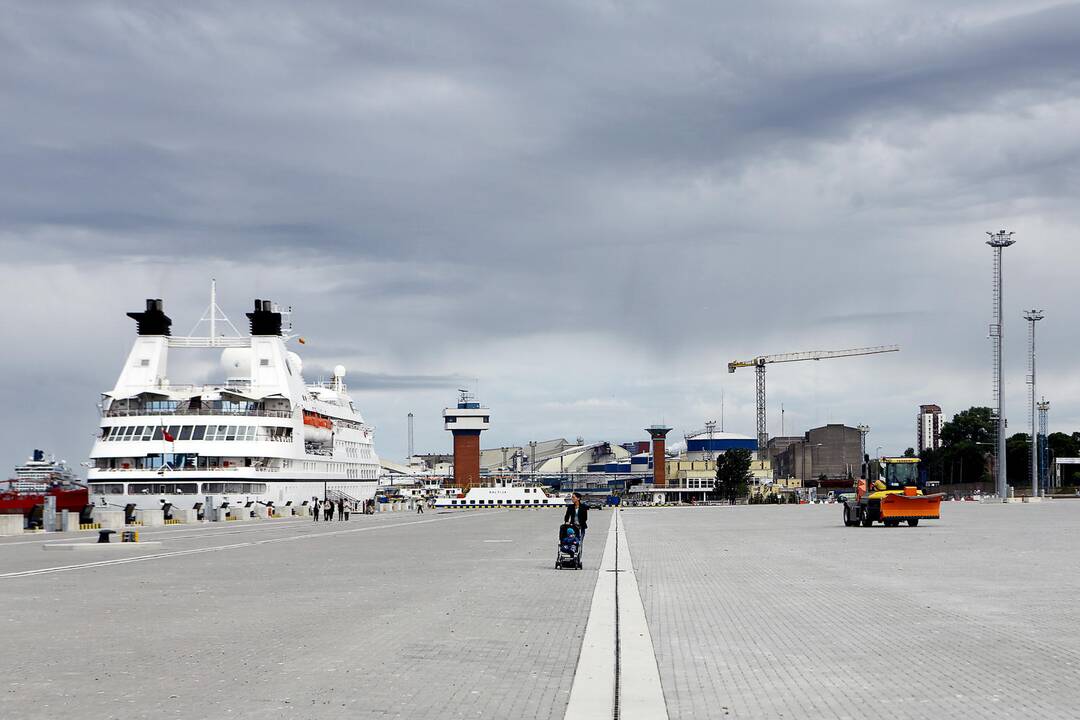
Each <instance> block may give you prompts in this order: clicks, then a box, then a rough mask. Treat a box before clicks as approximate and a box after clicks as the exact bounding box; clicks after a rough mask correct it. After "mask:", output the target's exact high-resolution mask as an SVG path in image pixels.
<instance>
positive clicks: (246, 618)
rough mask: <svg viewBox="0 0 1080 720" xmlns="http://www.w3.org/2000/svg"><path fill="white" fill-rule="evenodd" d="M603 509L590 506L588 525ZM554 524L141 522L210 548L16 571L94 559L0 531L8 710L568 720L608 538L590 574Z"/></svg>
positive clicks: (2, 671)
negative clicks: (565, 565)
mask: <svg viewBox="0 0 1080 720" xmlns="http://www.w3.org/2000/svg"><path fill="white" fill-rule="evenodd" d="M609 517H610V514H609V513H604V512H597V513H594V515H593V518H591V519H593V527H594V528H595V529H592V528H591V529H590V530H591V533H595V536H596V537H600V538H602V537H603V533H604V532H605V531H606V529H607V524H608V522H609ZM560 521H561V514H560V513H558V512H557V511H552V510H542V511H539V510H538V511H490V512H487V511H485V512H467V513H458V514H436V513H428V514H425V515H421V516H417V515H414V514H409V513H386V514H384V515H379V516H355V517H354V518H353V519H352V520H350V521H349V522H337V521H334V522H332V523H323V522H320V523H313V522H311V521H310V520H301V521H292V522H290V521H265V522H261V523H243V524H242V525H241V527H234V524H233V523H229V524H228V525H225V524H212V525H198V526H170V527H168V528H163V529H156V528H155V529H153V530H148V531H145V533H141V534H140V536H141V537H146V538H147V539H152V540H160V541H161V542H162V547H161V548H157V549H156V550H155V554H158V553H160V554H164V553H169V552H176V551H183V550H187V549H196V550H205V552H200V553H198V554H187V555H175V556H167V557H161V558H158V559H151V560H147V561H145V562H137V563H133V564H113V565H105V566H98V567H93V568H82V569H76V570H70V571H66V570H65V571H59V572H57V571H54V572H52V573H50V574H46V575H33V576H21V577H8V578H4V577H2V575H3V574H4V573H5V572H12V571H25V570H34V569H41V568H47V567H56V566H59V565H67V564H75V563H82V562H92V561H96V560H97V558H95V557H92V556H93V553H92V552H90V551H87V552H84V553H79V554H78V558H77V559H69V558H64V560H63V561H61V562H57V560H58V558H57V557H56V556H55V554H53V553H43V552H41V542H35V543H27V544H18V543H14V542H5V543H0V607H3V608H4V611H3V614H2V615H0V622H2V623H3V625H2V627H3V630H4V642H3V643H0V677H3V678H4V679H5V688H4V696H3V699H2V700H0V707H2V708H3V710H2V712H0V715H2V716H3V717H12V718H20V719H22V718H50V719H51V718H56V717H79V718H124V719H125V720H129V719H133V718H162V717H168V718H220V717H238V718H239V717H242V718H263V717H265V718H271V717H273V718H281V717H285V718H288V717H295V718H420V719H423V718H560V717H562V715H563V714H564V712H565V707H566V702H567V699H568V697H569V691H570V686H571V683H572V679H573V674H574V670H575V667H576V661H577V656H578V653H579V651H580V644H581V638H582V635H583V633H584V628H585V623H586V620H587V617H586V616H587V614H588V608H589V603H590V601H591V597H592V592H593V586H594V584H595V581H596V567H597V565H598V564H599V557H600V553H601V551H602V549H603V548H602V543H601V542H587V543H586V548H585V563H586V568H587V569H586V570H585V571H581V572H578V571H570V570H565V571H556V570H555V569H554V567H553V565H554V558H555V542H556V537H557V533H558V525H559V522H560ZM592 537H593V535H592V534H590V540H591V539H592ZM49 538H57V539H61V540H63V539H65V538H66V539H67V541H70V536H58V535H53V536H49ZM47 539H48V538H44V537H43V538H41V540H47ZM491 539H497V540H509V541H510V542H495V543H491V542H484V541H485V540H491ZM250 543H258V544H250ZM221 548H224V549H221ZM113 557H115V556H113Z"/></svg>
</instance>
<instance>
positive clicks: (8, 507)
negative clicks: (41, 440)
mask: <svg viewBox="0 0 1080 720" xmlns="http://www.w3.org/2000/svg"><path fill="white" fill-rule="evenodd" d="M15 475H16V477H15V479H13V480H3V481H0V513H2V514H5V515H16V514H19V515H30V514H31V512H33V510H34V507H36V506H37V505H44V504H45V498H46V496H49V495H51V496H53V497H55V498H56V511H57V512H60V511H61V510H72V511H74V512H79V511H81V510H82V509H83V508H84V507H86V506H87V505H89V504H90V494H89V492H87V489H86V485H83V484H82V483H80V482H78V481H77V480H76V479H75V476H74V475H73V474H72V473H71V471H70V470H68V469H67V467H66V466H65V465H64V464H63V463H62V462H59V463H58V462H55V461H53V460H51V459H50V460H46V459H45V453H43V452H42V451H40V450H35V451H34V454H33V456H32V457H31V458H30V459H29V460H27V461H26V463H25V464H23V465H19V466H18V467H16V468H15Z"/></svg>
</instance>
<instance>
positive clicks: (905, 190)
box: [0, 2, 1080, 464]
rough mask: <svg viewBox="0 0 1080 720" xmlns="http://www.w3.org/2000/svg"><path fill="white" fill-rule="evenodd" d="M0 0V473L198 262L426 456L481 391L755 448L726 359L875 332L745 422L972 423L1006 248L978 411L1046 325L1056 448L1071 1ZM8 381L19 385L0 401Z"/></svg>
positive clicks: (1078, 73)
mask: <svg viewBox="0 0 1080 720" xmlns="http://www.w3.org/2000/svg"><path fill="white" fill-rule="evenodd" d="M788 5H789V4H786V3H770V2H766V3H755V4H754V5H753V6H752V7H751V6H740V7H723V6H722V5H721V4H718V3H694V2H687V3H649V2H625V3H617V2H601V3H578V2H575V3H570V2H566V3H543V4H507V3H491V4H477V5H472V6H469V7H468V8H462V7H458V6H452V5H447V4H445V3H408V4H401V3H305V4H303V5H297V4H293V3H230V4H228V5H223V4H217V3H185V4H183V5H182V6H176V5H166V4H160V5H153V4H143V3H122V2H121V3H79V4H74V3H73V4H66V3H55V4H37V3H3V14H2V17H3V21H2V22H0V89H2V93H0V109H2V112H0V131H2V132H0V162H2V163H3V167H4V169H5V172H4V173H3V175H2V180H0V183H2V187H0V190H2V192H0V250H2V252H3V256H4V258H5V262H4V265H3V270H2V273H3V275H2V280H3V282H2V283H0V298H3V300H4V302H5V307H7V308H8V313H7V315H8V317H7V321H6V322H5V329H6V330H7V335H8V342H9V351H8V352H7V353H5V354H4V356H3V357H2V358H0V369H2V371H3V372H4V376H5V378H6V379H5V382H4V383H3V384H2V389H0V392H2V394H3V403H4V404H3V407H4V409H3V410H0V412H2V413H3V414H4V419H5V423H4V424H5V427H7V428H8V432H6V433H5V434H4V437H3V439H2V440H0V451H2V455H3V457H4V458H7V460H5V462H9V464H10V463H13V462H14V461H15V460H17V459H20V458H21V456H22V455H23V454H24V453H26V452H28V451H29V449H30V448H31V447H33V446H35V445H42V444H50V443H51V444H54V445H57V447H56V448H55V449H56V451H57V452H59V453H61V454H63V455H64V456H66V457H67V458H68V459H69V460H81V459H82V458H83V457H84V456H85V453H86V452H87V449H88V447H89V439H90V436H91V434H92V433H93V430H94V428H95V426H96V423H95V419H94V410H93V403H94V401H95V399H96V394H97V393H98V392H99V391H102V390H105V389H107V388H108V387H109V386H111V384H112V382H113V380H114V379H115V375H116V373H117V371H118V369H119V364H120V363H121V362H122V361H123V358H124V356H125V353H126V350H127V344H128V342H129V340H130V336H131V335H132V333H133V328H132V327H131V323H130V321H129V320H128V319H127V318H125V317H124V316H123V313H124V312H126V311H127V310H131V309H135V308H137V307H138V305H139V304H140V303H141V302H142V299H143V298H144V297H150V296H154V297H159V296H160V297H164V298H165V300H166V305H167V308H168V310H169V311H170V313H171V314H172V315H173V317H174V318H176V327H177V329H178V330H179V331H186V330H187V328H188V327H190V325H192V324H194V321H195V320H196V319H197V318H198V316H199V314H200V313H201V311H202V309H203V307H204V305H205V294H206V285H207V283H208V281H209V278H210V277H212V276H216V277H217V278H218V280H219V283H220V286H221V292H222V296H223V304H224V305H225V308H226V310H227V312H229V313H230V315H232V317H233V318H234V320H237V321H238V320H241V319H242V318H243V315H242V313H243V312H244V311H245V310H246V309H247V305H248V303H249V302H250V299H251V298H252V297H254V296H256V295H258V296H261V297H272V298H274V299H275V300H278V301H280V302H283V303H287V304H292V305H294V306H295V307H296V310H297V312H296V318H295V319H296V322H297V325H298V329H299V330H300V331H301V333H302V334H303V335H305V337H307V338H309V340H310V345H308V346H307V347H306V348H305V350H304V354H305V358H306V359H307V364H308V367H309V368H319V367H332V366H333V365H334V364H336V363H337V362H343V363H344V364H346V365H347V366H348V367H349V368H350V379H351V381H352V384H353V387H354V389H355V391H356V394H357V400H358V403H359V405H360V407H361V408H362V409H363V411H364V413H365V415H366V416H367V418H368V419H369V420H370V421H372V422H373V423H375V424H376V425H377V426H378V428H379V434H378V437H377V447H378V448H379V449H380V451H381V452H383V453H385V454H387V455H389V456H400V455H403V454H404V449H405V433H404V426H405V415H406V414H407V413H408V412H409V411H412V412H414V413H416V415H417V438H418V440H417V445H418V447H419V448H420V449H424V450H436V449H442V448H445V447H448V446H449V440H448V438H446V437H444V436H443V435H444V433H443V431H442V430H441V423H440V421H439V418H438V413H439V411H440V409H441V408H442V407H443V406H444V404H446V403H447V402H449V401H450V400H452V398H453V392H452V389H453V387H454V386H455V385H457V384H460V378H480V386H481V393H482V395H483V399H484V400H485V401H486V402H487V403H488V404H489V405H491V406H492V408H493V411H494V415H495V418H494V419H495V424H494V427H493V429H492V430H491V431H490V433H489V436H488V437H487V438H486V440H487V442H489V443H491V444H496V445H498V444H511V443H520V442H523V441H527V440H528V439H530V438H532V437H547V436H553V435H567V436H573V435H577V434H581V435H584V436H586V437H590V438H599V437H604V438H615V439H624V438H625V439H630V438H632V437H637V436H638V435H639V434H640V433H641V428H642V427H643V426H644V425H647V424H650V423H652V422H654V421H656V420H658V419H660V418H663V419H664V420H665V421H666V422H668V423H672V424H674V425H675V426H676V428H677V431H676V432H682V431H685V430H691V429H694V428H698V427H700V426H701V425H702V422H703V421H704V420H705V419H706V418H710V417H719V415H720V395H721V390H723V392H724V394H725V415H726V418H725V424H726V427H727V428H728V429H729V430H737V431H740V430H741V431H743V432H746V433H748V434H750V433H752V431H753V407H752V405H753V396H752V384H753V383H752V378H751V377H749V376H746V377H743V376H741V375H738V374H736V375H734V376H729V375H728V374H727V372H726V368H725V364H726V362H727V361H728V360H731V359H735V358H744V357H751V356H753V355H756V354H762V353H773V352H786V351H797V350H804V349H814V348H833V347H835V348H840V347H848V346H857V345H872V344H880V343H892V342H896V343H899V344H901V345H902V346H903V351H902V352H901V353H899V354H898V355H896V356H889V357H876V358H865V359H854V360H838V361H830V362H828V363H814V364H812V367H810V366H808V367H802V366H797V365H795V366H789V367H785V368H783V369H777V370H775V371H772V372H770V379H769V394H770V414H771V417H772V418H775V419H776V421H777V425H776V426H775V427H773V426H772V423H770V432H771V433H772V434H776V433H778V432H779V430H780V428H779V425H778V423H779V413H778V409H779V403H780V402H783V403H784V406H785V410H786V430H788V431H791V430H793V429H795V430H800V431H801V430H804V429H806V428H807V427H809V426H810V425H812V424H815V423H818V422H826V421H834V422H839V421H843V422H848V423H852V424H855V423H858V422H865V423H867V424H870V425H871V426H872V427H873V431H872V437H871V444H872V445H874V446H876V445H879V444H880V445H884V446H885V447H886V448H887V449H889V450H897V451H898V450H902V449H903V448H904V447H906V446H908V445H911V444H913V442H914V415H915V412H916V410H917V406H918V404H920V403H923V402H938V403H939V404H941V405H942V406H943V407H944V408H945V409H946V411H947V412H952V411H955V410H958V409H962V408H964V407H967V406H969V405H972V404H986V403H988V402H989V394H990V392H989V381H990V377H989V376H990V373H989V362H988V360H989V345H988V342H987V341H986V339H985V335H986V326H987V323H988V322H989V316H990V293H989V284H990V254H989V250H988V249H987V248H986V247H985V246H984V245H983V244H982V241H983V234H982V233H983V231H985V230H993V229H997V228H998V227H1008V228H1010V229H1013V230H1016V231H1017V238H1018V244H1017V245H1016V246H1015V247H1014V248H1010V249H1009V250H1008V251H1007V253H1006V281H1007V283H1008V285H1007V296H1006V302H1007V310H1006V313H1007V325H1006V333H1007V345H1006V353H1007V363H1008V365H1007V368H1008V372H1009V375H1008V377H1007V400H1008V408H1007V409H1008V413H1009V416H1010V417H1011V418H1012V426H1011V428H1010V430H1012V431H1016V430H1020V429H1022V426H1023V407H1024V405H1023V403H1024V400H1023V397H1024V386H1023V376H1024V354H1023V344H1024V323H1023V321H1022V319H1021V316H1020V312H1021V309H1022V308H1023V307H1027V306H1038V307H1043V308H1044V309H1045V310H1046V312H1047V319H1046V320H1044V321H1043V322H1042V323H1041V325H1040V328H1039V331H1040V338H1041V339H1040V346H1041V354H1040V385H1041V391H1042V392H1044V393H1045V394H1046V396H1047V398H1048V399H1050V400H1051V403H1052V407H1051V426H1052V428H1051V429H1057V428H1061V429H1069V430H1072V429H1078V428H1080V402H1078V401H1077V399H1076V398H1077V397H1078V392H1080V380H1077V379H1076V378H1077V376H1076V373H1074V372H1073V368H1074V367H1075V360H1074V357H1075V354H1076V342H1075V332H1076V331H1075V328H1076V327H1077V325H1078V323H1077V321H1078V319H1080V318H1078V317H1077V308H1076V303H1075V299H1074V296H1075V290H1074V289H1073V288H1074V285H1075V272H1074V270H1073V269H1074V268H1075V267H1076V265H1077V261H1078V260H1080V251H1078V250H1077V249H1076V245H1075V242H1074V237H1075V231H1076V226H1077V209H1076V205H1075V198H1076V197H1077V195H1078V190H1080V187H1078V185H1080V170H1078V167H1080V165H1078V157H1080V133H1077V131H1076V128H1077V127H1080V95H1078V92H1077V90H1078V81H1080V44H1077V43H1076V42H1075V38H1076V37H1078V36H1080V34H1078V32H1080V5H1077V4H1046V5H1040V4H1037V3H1030V2H1024V3H1019V2H968V3H965V2H949V3H944V2H942V3H933V2H919V3H887V2H883V3H876V4H873V5H872V6H868V5H866V4H865V3H843V2H841V3H836V2H830V3H826V2H821V3H804V4H801V5H799V6H798V7H797V8H793V7H788ZM28 396H32V398H33V400H32V401H29V400H28V399H27V398H28Z"/></svg>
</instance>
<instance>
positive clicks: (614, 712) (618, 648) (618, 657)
mask: <svg viewBox="0 0 1080 720" xmlns="http://www.w3.org/2000/svg"><path fill="white" fill-rule="evenodd" d="M614 515H615V517H614V518H613V519H614V521H615V702H614V703H612V707H611V717H612V720H619V705H620V701H621V698H620V696H621V694H622V692H621V691H622V645H621V640H620V638H619V513H618V511H616V512H615V513H614Z"/></svg>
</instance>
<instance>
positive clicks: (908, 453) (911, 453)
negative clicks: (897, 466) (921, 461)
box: [904, 447, 915, 457]
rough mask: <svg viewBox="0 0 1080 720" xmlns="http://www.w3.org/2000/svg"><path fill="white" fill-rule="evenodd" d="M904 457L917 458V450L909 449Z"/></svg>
mask: <svg viewBox="0 0 1080 720" xmlns="http://www.w3.org/2000/svg"><path fill="white" fill-rule="evenodd" d="M904 457H915V448H912V447H909V448H908V449H907V450H905V451H904Z"/></svg>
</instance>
